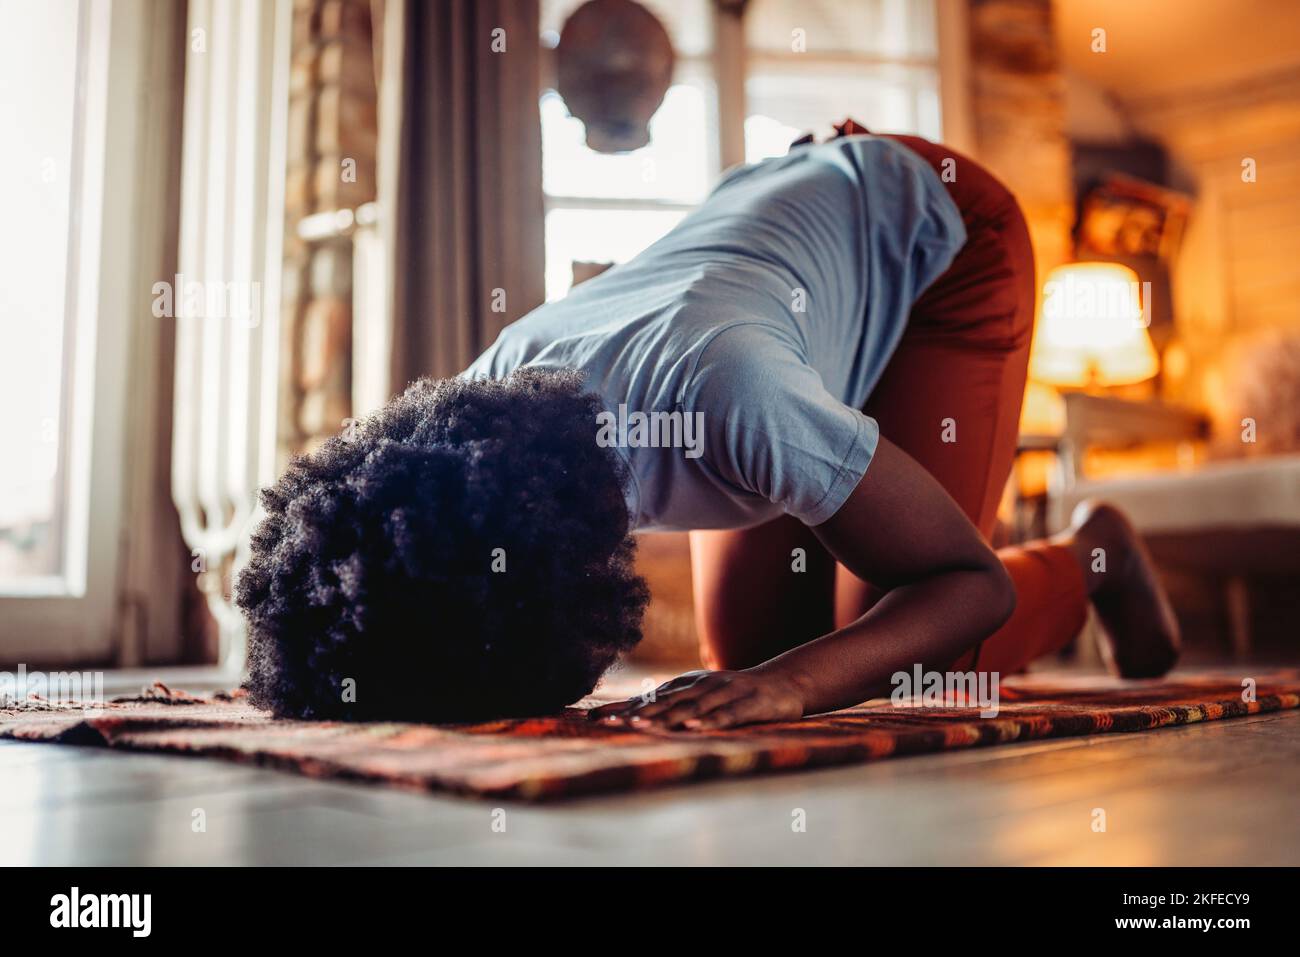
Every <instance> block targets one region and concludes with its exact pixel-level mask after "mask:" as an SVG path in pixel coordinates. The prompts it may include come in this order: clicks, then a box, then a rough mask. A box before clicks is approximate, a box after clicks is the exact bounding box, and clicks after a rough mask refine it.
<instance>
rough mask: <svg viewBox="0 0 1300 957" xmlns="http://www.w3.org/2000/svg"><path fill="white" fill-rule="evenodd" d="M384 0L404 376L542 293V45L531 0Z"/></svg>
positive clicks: (430, 369) (445, 372) (462, 359)
mask: <svg viewBox="0 0 1300 957" xmlns="http://www.w3.org/2000/svg"><path fill="white" fill-rule="evenodd" d="M387 2H388V3H394V2H405V3H406V9H405V11H404V12H405V24H406V29H405V34H406V35H405V38H404V43H403V47H404V55H405V63H404V64H403V67H404V70H403V74H404V77H405V89H404V91H403V93H404V95H403V117H402V145H401V171H400V174H399V184H398V210H397V219H398V222H397V248H396V250H395V267H396V273H397V274H396V276H395V282H396V290H395V291H396V310H395V312H396V314H395V315H394V324H393V367H392V368H393V388H394V390H400V389H401V388H403V387H404V386H405V385H406V383H408V382H409V381H411V380H412V379H415V378H418V377H419V376H422V375H433V376H439V377H442V376H450V375H454V374H456V373H457V372H460V371H461V370H462V369H464V368H465V366H467V365H468V364H469V363H470V362H471V361H472V360H473V359H474V358H475V357H476V356H477V355H478V354H479V353H480V352H481V351H482V350H483V349H484V348H486V347H487V346H488V345H489V344H491V342H492V340H493V339H494V338H495V337H496V334H497V332H498V331H499V330H500V329H501V328H502V327H503V326H505V325H506V324H508V323H510V322H513V321H514V320H515V319H518V318H519V317H520V316H522V315H523V314H524V313H526V312H528V311H529V310H530V309H532V308H533V307H534V306H536V305H538V304H539V303H540V302H541V301H542V300H543V298H544V294H545V293H544V284H543V222H542V220H543V205H542V144H541V121H540V118H539V115H538V108H537V97H538V93H539V89H538V77H539V60H540V55H539V54H540V51H539V44H538V0H387ZM502 44H504V50H501V45H502ZM503 306H504V308H502V307H503ZM494 307H496V308H495V309H494ZM497 310H501V311H497Z"/></svg>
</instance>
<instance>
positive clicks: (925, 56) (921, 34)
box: [745, 0, 942, 162]
mask: <svg viewBox="0 0 1300 957" xmlns="http://www.w3.org/2000/svg"><path fill="white" fill-rule="evenodd" d="M937 37H938V32H937V24H936V17H935V3H934V0H833V2H830V0H820V2H819V0H750V2H749V4H748V5H747V6H746V8H745V39H746V45H747V48H748V49H747V51H746V59H747V64H748V69H747V76H746V81H745V97H746V100H747V104H748V105H747V110H746V113H747V115H746V117H745V158H746V160H747V161H749V162H755V161H757V160H760V159H763V158H765V157H768V156H779V155H782V154H784V153H785V152H786V150H787V149H788V147H789V145H790V142H791V140H792V139H794V138H796V137H798V136H799V135H801V134H803V133H806V132H809V131H814V132H816V133H817V135H818V136H819V137H821V136H823V135H826V134H827V133H829V131H830V127H831V124H832V123H836V122H839V121H841V120H843V119H844V118H845V117H848V116H851V117H853V118H854V119H855V120H857V121H858V122H859V123H862V124H864V125H865V126H867V127H868V128H870V129H872V130H881V131H888V132H891V133H917V134H919V135H921V136H924V137H926V138H928V139H934V140H938V139H940V138H941V136H942V130H941V115H940V111H939V59H938V40H937Z"/></svg>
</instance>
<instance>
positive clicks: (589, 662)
mask: <svg viewBox="0 0 1300 957" xmlns="http://www.w3.org/2000/svg"><path fill="white" fill-rule="evenodd" d="M581 381H582V380H581V376H580V375H579V374H578V373H575V372H564V371H561V372H546V371H540V370H532V369H523V370H519V371H516V372H515V373H513V374H512V375H511V376H509V377H508V378H505V379H499V380H493V379H482V380H466V379H447V380H440V381H433V380H429V379H423V380H420V381H418V382H415V383H414V384H412V385H411V386H410V387H409V388H408V389H407V390H406V391H405V392H404V393H403V394H402V395H400V396H398V397H397V398H395V399H394V400H393V401H392V402H390V403H389V404H388V405H387V406H385V407H384V408H383V409H381V410H380V411H378V412H376V413H375V414H374V415H373V416H371V417H370V418H368V419H367V420H365V421H364V422H362V423H360V424H359V425H358V426H356V427H355V429H354V433H353V434H351V435H347V434H345V435H340V436H335V437H333V438H331V439H329V440H328V441H327V442H326V443H325V444H324V445H323V446H322V447H321V448H320V449H319V450H318V451H316V452H314V453H313V454H311V455H307V456H304V457H301V458H298V459H297V460H295V461H294V463H293V464H292V465H291V466H290V467H289V469H288V470H287V471H286V472H285V474H284V475H283V476H282V477H281V478H280V480H279V481H278V482H276V483H275V485H274V486H273V487H271V488H269V489H265V490H263V492H262V504H263V507H264V508H265V510H266V512H267V516H266V518H265V520H264V521H263V522H262V523H261V525H260V526H259V527H258V528H257V530H256V532H255V534H254V536H253V539H252V556H251V560H250V562H249V564H248V565H247V566H246V567H245V569H244V571H243V572H242V574H241V575H240V577H239V581H238V584H237V587H236V590H235V591H236V596H235V597H236V602H237V604H238V605H239V607H240V608H241V609H242V610H243V612H244V615H245V617H246V618H247V620H248V623H249V630H250V647H249V676H248V680H247V684H246V686H247V688H248V693H249V698H250V700H251V701H252V703H253V704H254V705H256V706H257V707H259V708H263V709H266V710H269V711H271V712H273V713H274V714H276V715H278V716H281V717H291V718H304V719H306V718H314V719H340V720H363V721H364V720H408V721H433V722H447V721H471V720H487V719H492V718H501V717H511V716H522V715H530V714H541V713H546V712H552V711H555V710H557V709H559V708H562V707H563V706H565V705H568V704H571V703H572V702H574V701H576V700H577V699H579V698H581V697H582V696H583V695H586V694H588V693H590V691H591V690H592V688H594V687H595V684H596V682H597V680H599V678H600V676H601V675H602V674H603V673H604V672H605V670H606V669H607V668H609V666H610V665H611V664H613V663H614V661H615V660H616V659H617V658H618V657H619V656H620V655H621V654H623V653H624V652H626V651H628V650H629V649H631V648H632V647H633V646H634V645H635V644H636V643H637V641H639V640H640V637H641V618H642V614H643V612H644V610H645V605H646V602H647V600H648V598H649V595H648V592H647V589H646V586H645V582H644V581H643V580H642V579H641V578H640V577H638V576H637V574H636V573H635V570H634V567H633V553H634V548H635V546H634V544H633V540H632V537H631V536H630V535H629V519H628V510H627V506H626V503H625V499H624V496H623V483H624V482H625V481H626V480H627V475H626V469H625V467H624V465H623V463H622V460H621V459H620V458H619V457H618V456H617V454H616V453H614V452H613V451H612V450H611V449H608V448H601V447H600V446H599V445H598V444H597V442H596V440H595V436H596V426H595V422H596V415H597V413H598V412H599V411H600V408H601V407H600V403H599V401H598V399H597V398H596V397H595V396H593V395H591V394H587V393H584V392H583V391H582V389H581ZM348 679H351V681H349V680H348Z"/></svg>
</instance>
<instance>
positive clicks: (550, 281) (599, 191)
mask: <svg viewBox="0 0 1300 957" xmlns="http://www.w3.org/2000/svg"><path fill="white" fill-rule="evenodd" d="M580 2H581V0H552V2H549V3H543V5H542V18H541V26H542V38H541V39H542V45H543V47H554V45H555V43H556V42H557V41H558V38H559V31H560V28H561V27H562V26H563V24H564V20H565V18H567V17H568V15H569V14H570V13H572V12H573V10H574V9H576V8H577V7H578V6H579V5H580ZM643 5H644V6H646V7H647V8H648V9H649V10H651V11H652V12H653V13H654V14H655V16H657V17H659V19H660V20H661V21H662V22H663V24H664V26H665V27H666V28H667V29H668V33H669V35H670V36H671V37H672V41H673V47H674V49H675V50H676V53H677V69H676V74H675V76H674V78H673V85H672V86H671V87H670V88H669V90H668V93H667V95H666V96H665V97H664V102H663V104H662V105H661V106H660V107H659V111H658V112H657V113H656V114H655V116H654V119H653V120H651V122H650V143H649V144H648V145H647V146H645V147H643V148H642V149H639V150H636V151H634V152H631V153H621V154H605V153H597V152H595V151H594V150H591V149H589V148H588V147H587V145H586V143H585V141H584V139H585V131H584V130H583V125H582V122H581V121H580V120H578V119H575V118H574V117H571V116H570V115H569V111H568V109H567V108H566V107H565V105H564V101H563V100H562V99H560V96H559V94H557V93H556V92H555V91H554V90H551V89H546V90H543V91H542V96H541V103H540V109H541V116H542V185H543V189H544V190H545V194H546V298H547V299H548V300H554V299H561V298H563V297H564V295H565V294H566V293H568V291H569V289H570V287H571V286H572V285H573V281H574V268H575V264H577V263H607V262H615V263H619V262H626V261H627V260H629V259H631V258H632V257H634V256H635V255H636V254H637V253H639V252H641V250H643V249H645V248H646V247H647V246H649V245H650V244H651V243H653V242H654V241H655V240H656V239H658V238H660V237H661V236H663V235H664V234H665V233H667V232H668V231H669V230H670V229H672V228H673V226H675V225H676V224H677V223H678V222H680V221H681V219H682V217H684V216H685V215H686V214H687V213H688V212H689V211H690V210H691V209H692V208H694V207H695V206H696V205H698V204H699V203H700V202H702V201H703V199H704V197H705V196H706V195H707V194H708V191H709V189H710V188H711V186H712V184H713V182H714V181H715V180H716V179H717V174H718V162H717V106H716V96H715V94H714V88H713V79H712V65H711V50H710V40H709V22H710V21H709V17H710V5H709V0H650V2H645V3H644V4H643ZM544 52H546V51H544Z"/></svg>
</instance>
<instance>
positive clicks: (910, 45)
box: [541, 0, 942, 300]
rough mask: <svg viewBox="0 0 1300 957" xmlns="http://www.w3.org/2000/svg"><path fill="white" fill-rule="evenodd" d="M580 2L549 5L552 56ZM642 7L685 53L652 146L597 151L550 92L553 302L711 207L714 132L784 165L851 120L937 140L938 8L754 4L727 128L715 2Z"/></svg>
mask: <svg viewBox="0 0 1300 957" xmlns="http://www.w3.org/2000/svg"><path fill="white" fill-rule="evenodd" d="M580 2H581V0H549V2H545V0H544V2H543V4H542V17H541V27H542V45H543V47H544V48H545V47H554V45H555V44H556V42H557V41H558V38H559V31H560V28H561V27H562V26H563V24H564V20H565V18H566V17H567V16H568V15H569V14H570V13H572V12H573V10H574V9H575V8H576V7H577V6H578V5H579V3H580ZM643 5H644V6H646V7H647V8H648V9H650V10H651V11H652V12H653V13H654V14H655V15H656V16H658V17H659V19H660V20H661V21H662V22H663V23H664V25H665V27H667V29H668V33H669V36H670V37H671V38H672V40H673V45H674V48H675V49H676V51H677V72H676V76H675V78H674V83H673V86H672V87H671V88H670V89H669V91H668V94H667V96H666V97H665V98H664V102H663V105H662V106H661V107H660V108H659V112H658V113H656V114H655V117H654V119H653V120H652V121H651V124H650V134H651V139H650V144H649V145H648V146H646V147H644V148H643V149H640V150H637V151H635V152H633V153H627V154H622V155H604V154H600V153H596V152H593V151H592V150H590V149H588V148H587V146H586V145H585V143H584V141H583V139H584V131H583V127H582V123H581V122H580V121H579V120H577V119H574V118H573V117H570V116H569V114H568V110H567V109H566V107H565V105H564V102H563V101H562V100H561V99H560V97H559V95H558V94H556V93H555V92H554V90H551V89H546V90H544V91H543V92H542V97H541V117H542V166H543V186H544V189H545V193H546V298H547V299H548V300H554V299H559V298H562V297H563V296H564V295H565V294H566V293H567V292H568V291H569V288H570V287H571V286H572V284H573V282H574V270H575V266H577V268H579V269H581V266H580V265H578V264H582V263H588V262H590V263H604V262H625V261H627V260H628V259H631V258H632V257H633V256H635V255H636V254H637V253H639V252H640V251H641V250H643V249H644V248H645V247H647V246H649V245H650V244H651V243H653V242H654V241H655V240H656V239H658V238H659V237H661V236H662V235H664V234H665V233H666V232H668V231H669V230H670V229H672V228H673V226H675V225H676V224H677V223H678V222H679V221H680V220H681V219H682V217H684V216H685V215H686V213H687V212H689V211H690V210H691V209H692V208H693V207H695V206H696V205H698V204H699V203H700V202H701V201H703V199H704V197H705V196H706V195H707V194H708V190H709V189H710V188H711V187H712V185H713V183H714V182H715V181H716V180H717V177H718V174H719V173H720V172H721V170H720V165H719V161H718V155H719V150H718V139H719V135H718V130H719V123H726V124H728V127H727V128H728V129H732V128H735V129H737V130H738V129H739V127H740V124H742V123H743V125H744V143H745V159H746V161H748V162H756V161H758V160H761V159H764V158H766V157H769V156H780V155H783V154H784V153H785V152H786V151H787V150H788V149H789V146H790V143H791V142H792V141H793V140H795V139H796V138H798V137H799V136H801V135H802V134H804V133H807V132H810V131H812V132H816V133H817V134H818V135H819V136H823V135H826V134H827V133H828V132H829V131H830V127H831V124H832V123H835V122H838V121H840V120H842V119H844V118H845V117H846V116H852V117H853V118H854V119H856V120H858V121H859V122H861V123H864V124H866V125H867V126H868V127H870V128H871V129H877V130H881V131H888V132H896V133H918V134H920V135H921V136H925V137H928V138H930V139H935V140H937V139H940V138H941V136H942V130H941V114H940V110H939V85H940V84H939V58H938V30H937V21H936V10H935V0H749V3H748V4H747V5H746V6H745V8H744V28H745V29H744V33H745V44H746V50H745V51H744V53H745V58H744V59H745V62H746V75H745V98H746V100H747V109H746V110H745V115H744V116H743V117H742V116H739V115H737V116H734V117H732V116H723V117H720V116H719V110H718V96H717V90H716V85H715V81H714V52H715V51H714V43H713V38H712V24H713V19H712V17H713V13H712V10H713V8H712V4H711V3H710V2H709V0H643ZM737 42H739V41H737ZM545 53H546V51H545V50H544V54H545ZM737 112H739V111H737ZM733 124H734V126H733Z"/></svg>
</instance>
